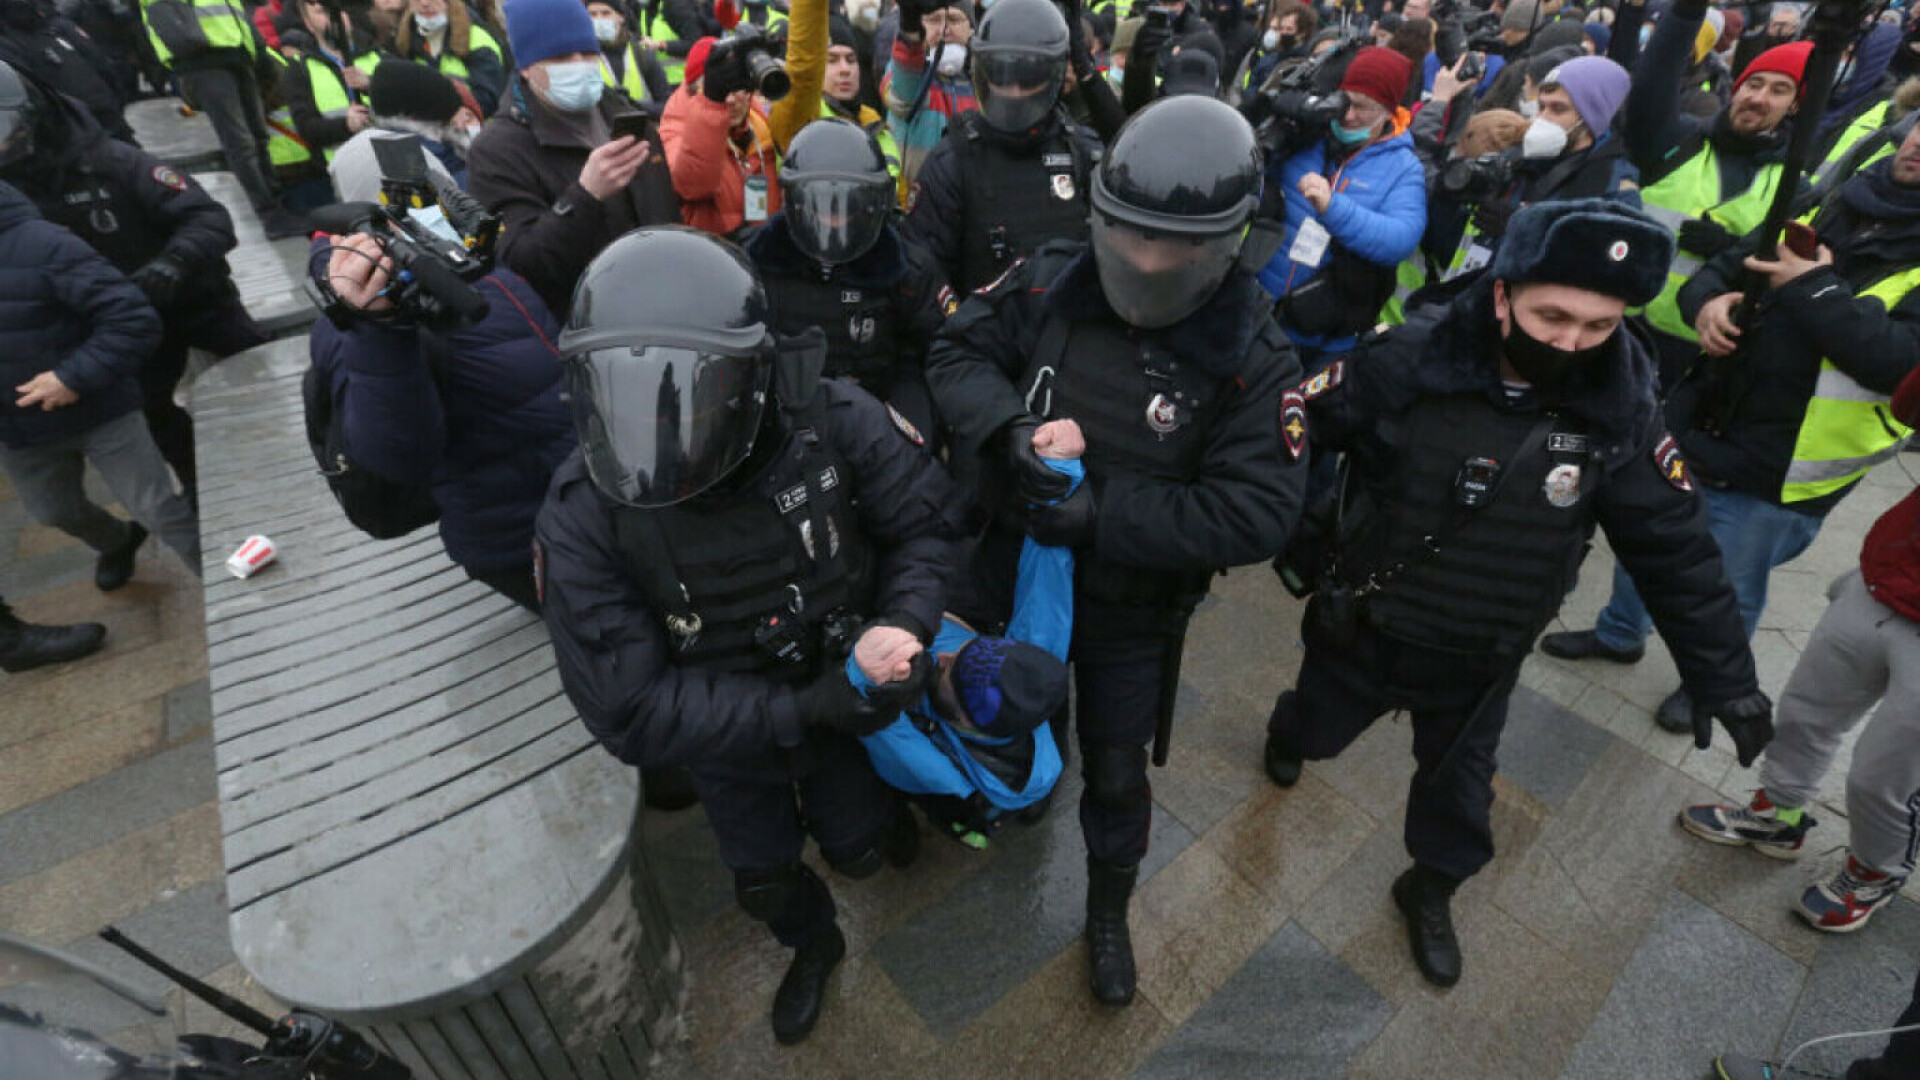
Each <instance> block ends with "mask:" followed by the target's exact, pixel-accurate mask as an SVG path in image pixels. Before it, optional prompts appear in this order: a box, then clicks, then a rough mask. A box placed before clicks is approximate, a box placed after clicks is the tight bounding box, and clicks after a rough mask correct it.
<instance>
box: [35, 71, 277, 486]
mask: <svg viewBox="0 0 1920 1080" xmlns="http://www.w3.org/2000/svg"><path fill="white" fill-rule="evenodd" d="M0 113H11V114H14V115H15V116H17V117H18V118H19V121H20V124H21V126H22V129H23V130H24V131H26V132H27V135H26V140H27V141H26V143H25V145H24V148H23V152H21V153H18V154H8V155H7V156H6V158H5V160H4V161H0V178H4V179H5V180H6V181H7V182H8V183H10V184H12V185H13V186H15V187H17V188H19V189H20V191H21V193H22V194H24V195H26V196H27V197H28V198H29V199H32V200H33V201H34V204H35V205H36V206H38V207H39V208H40V213H41V215H42V216H44V217H45V218H46V219H47V220H48V221H51V222H54V223H55V224H58V225H63V226H65V227H66V228H67V229H69V230H70V231H72V232H73V234H74V235H76V236H78V237H79V238H80V239H82V240H84V241H86V242H87V244H88V246H90V247H92V248H93V249H94V250H95V251H98V252H99V253H100V254H101V255H104V256H105V257H106V259H107V261H108V262H110V263H112V264H113V265H114V267H115V268H116V269H118V270H119V271H120V272H121V273H123V274H126V275H127V276H128V277H129V278H132V279H133V283H134V284H135V285H138V286H140V289H141V291H142V292H144V293H146V294H147V299H148V300H149V301H150V302H151V303H152V304H153V307H154V310H156V311H158V312H159V313H160V319H161V322H162V325H163V326H164V333H163V335H162V337H161V339H160V342H159V344H158V345H157V347H156V348H155V349H154V351H153V354H152V355H151V356H149V357H148V358H147V361H146V363H145V364H143V365H141V368H140V391H141V394H142V396H143V398H144V406H143V407H144V409H145V411H146V415H147V425H148V427H150V428H151V429H152V430H153V441H154V442H155V443H157V444H158V445H159V447H160V453H161V455H162V456H163V457H165V458H166V459H167V464H168V465H170V466H172V467H173V471H174V473H175V475H177V476H178V477H179V478H180V483H181V485H182V486H183V487H184V488H185V489H186V494H187V496H188V499H189V501H191V500H192V495H193V491H194V487H195V483H196V473H195V469H194V454H193V419H192V417H190V416H188V415H187V412H186V410H185V409H182V408H181V407H180V406H178V405H176V404H175V403H174V400H173V392H174V388H175V387H176V386H177V385H178V384H179V382H180V376H181V375H182V374H183V373H184V372H185V371H186V368H187V350H188V349H189V348H201V349H205V350H207V351H208V352H210V353H212V354H214V355H215V356H220V357H226V356H231V355H233V354H234V353H237V352H240V351H242V350H244V349H250V348H252V347H253V346H255V345H258V344H260V343H261V342H263V341H265V340H266V335H265V334H263V333H261V332H260V328H259V327H258V326H256V325H254V322H253V319H252V318H251V317H250V316H249V315H248V314H247V310H246V308H245V307H244V306H242V305H241V303H240V290H239V289H238V288H237V287H235V285H234V283H233V275H232V273H231V272H230V271H229V270H228V268H227V259H226V255H227V252H229V251H231V250H233V246H234V243H235V240H234V235H233V218H232V217H231V216H229V215H228V213H227V209H226V207H224V206H221V205H220V204H219V203H218V202H215V201H214V199H213V197H212V196H210V195H208V194H207V193H206V191H205V190H203V189H202V188H201V187H200V185H199V184H196V183H195V182H194V181H193V180H191V179H190V178H188V177H186V176H185V175H183V174H181V173H180V172H178V171H177V170H175V169H174V168H172V167H171V166H169V165H167V164H165V163H163V162H161V161H160V160H159V159H158V158H155V157H154V156H153V155H151V154H148V153H146V152H144V151H142V150H140V149H138V148H136V147H133V146H130V145H128V144H126V143H123V142H120V141H118V140H116V139H111V138H108V137H107V135H106V134H105V133H104V132H102V131H101V130H100V127H99V125H97V124H95V123H94V122H93V120H92V119H91V118H90V117H89V116H88V115H87V114H86V112H85V111H84V110H83V109H81V108H80V107H79V105H78V103H77V102H75V101H73V100H72V99H70V98H67V97H65V96H64V95H61V94H57V93H53V92H51V91H50V90H48V89H47V88H46V87H45V86H43V85H41V84H39V83H37V82H36V81H34V80H33V78H32V77H30V76H24V77H23V76H22V74H21V73H19V72H18V71H16V70H15V69H14V68H12V67H11V66H9V65H8V64H6V63H5V62H0Z"/></svg>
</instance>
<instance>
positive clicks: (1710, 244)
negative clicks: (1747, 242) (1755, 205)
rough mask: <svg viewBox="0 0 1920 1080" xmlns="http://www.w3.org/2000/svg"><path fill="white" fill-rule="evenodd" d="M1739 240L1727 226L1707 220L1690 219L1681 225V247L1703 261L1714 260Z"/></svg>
mask: <svg viewBox="0 0 1920 1080" xmlns="http://www.w3.org/2000/svg"><path fill="white" fill-rule="evenodd" d="M1738 239H1740V238H1739V237H1737V236H1735V235H1734V234H1733V233H1731V232H1728V231H1727V227H1726V226H1725V225H1722V224H1720V223H1719V222H1717V221H1712V220H1709V219H1707V218H1688V219H1687V220H1685V221H1683V222H1681V223H1680V235H1679V240H1680V246H1681V247H1682V248H1684V249H1686V250H1687V251H1691V252H1693V253H1694V254H1695V255H1698V256H1700V257H1701V258H1703V259H1711V258H1713V257H1714V256H1715V255H1718V254H1720V253H1721V252H1723V251H1725V250H1727V249H1728V248H1729V247H1732V246H1733V242H1734V241H1735V240H1738Z"/></svg>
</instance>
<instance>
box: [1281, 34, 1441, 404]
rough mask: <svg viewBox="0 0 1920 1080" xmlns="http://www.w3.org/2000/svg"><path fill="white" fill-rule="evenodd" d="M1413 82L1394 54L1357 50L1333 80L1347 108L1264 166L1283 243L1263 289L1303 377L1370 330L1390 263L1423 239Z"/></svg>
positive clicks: (1389, 287)
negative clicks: (1278, 203)
mask: <svg viewBox="0 0 1920 1080" xmlns="http://www.w3.org/2000/svg"><path fill="white" fill-rule="evenodd" d="M1412 76H1413V65H1412V63H1411V62H1409V61H1408V60H1407V58H1406V57H1404V56H1402V55H1400V54H1399V53H1397V52H1393V51H1392V50H1390V49H1382V48H1379V47H1377V46H1368V47H1366V48H1363V49H1361V50H1360V51H1359V52H1358V53H1357V54H1356V55H1355V56H1354V58H1353V62H1352V63H1351V64H1349V65H1348V66H1347V70H1346V74H1345V75H1344V76H1343V77H1342V78H1341V80H1340V91H1341V93H1342V94H1344V95H1345V98H1346V107H1345V108H1344V110H1342V111H1341V112H1340V113H1339V115H1336V116H1334V117H1332V118H1331V119H1330V120H1326V121H1322V122H1323V123H1324V124H1325V127H1324V128H1322V127H1319V126H1318V125H1315V126H1312V127H1306V128H1304V129H1303V130H1301V131H1300V132H1299V134H1298V136H1297V137H1296V143H1295V145H1296V146H1297V145H1298V140H1307V144H1306V146H1305V147H1304V148H1302V149H1297V150H1294V152H1293V153H1292V154H1291V155H1290V156H1282V155H1281V154H1275V155H1273V156H1272V157H1271V158H1270V159H1269V163H1268V166H1267V177H1268V181H1269V182H1270V183H1271V184H1273V185H1275V186H1276V187H1277V188H1278V189H1279V190H1280V191H1281V192H1283V193H1284V196H1285V199H1286V205H1285V210H1284V214H1285V222H1286V238H1285V240H1284V242H1283V243H1282V245H1281V249H1280V250H1279V251H1278V252H1277V253H1275V255H1274V257H1273V259H1272V260H1271V261H1270V262H1268V263H1267V265H1266V268H1265V269H1263V270H1261V271H1260V284H1261V285H1262V286H1263V287H1264V288H1265V289H1266V290H1267V294H1268V295H1269V296H1272V297H1273V298H1274V299H1275V300H1277V301H1278V302H1279V304H1278V307H1277V308H1276V309H1275V312H1274V314H1275V317H1276V318H1277V319H1279V321H1280V326H1281V328H1282V329H1284V330H1285V331H1286V332H1287V336H1288V337H1289V338H1291V339H1292V340H1293V343H1294V346H1295V347H1296V348H1297V349H1299V350H1300V357H1301V366H1302V367H1303V368H1305V369H1306V370H1307V371H1308V372H1312V371H1315V370H1317V369H1318V368H1319V367H1320V366H1322V365H1321V364H1320V362H1319V358H1320V357H1321V356H1322V355H1324V354H1332V353H1336V352H1338V351H1340V350H1342V349H1345V348H1348V347H1350V346H1351V345H1352V344H1353V341H1354V339H1355V338H1356V337H1357V336H1358V335H1359V334H1360V333H1362V332H1364V331H1365V330H1367V329H1368V328H1370V327H1372V326H1373V324H1374V318H1375V316H1376V315H1377V314H1378V313H1379V311H1380V308H1381V305H1383V304H1384V303H1386V301H1387V298H1388V296H1389V295H1390V294H1391V293H1392V291H1393V271H1394V267H1395V265H1396V264H1398V263H1399V262H1400V261H1401V260H1402V259H1405V258H1406V257H1407V256H1408V255H1411V254H1412V253H1413V251H1414V248H1416V247H1417V246H1418V245H1419V243H1420V237H1421V235H1422V234H1423V233H1424V232H1425V231H1426V227H1427V190H1426V179H1425V173H1424V171H1423V169H1422V167H1421V164H1420V159H1419V157H1418V156H1417V155H1415V154H1414V152H1413V139H1412V138H1411V137H1410V136H1409V135H1408V134H1407V123H1408V117H1407V111H1406V110H1405V109H1402V108H1400V107H1399V105H1398V102H1399V101H1400V98H1401V96H1402V95H1403V94H1405V93H1406V91H1407V82H1408V80H1409V79H1411V78H1412ZM1312 115H1313V116H1314V117H1316V118H1317V117H1318V116H1319V115H1323V114H1317V113H1316V114H1312ZM1308 123H1311V120H1309V121H1308ZM1328 359H1331V355H1328Z"/></svg>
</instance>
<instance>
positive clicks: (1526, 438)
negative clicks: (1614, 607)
mask: <svg viewBox="0 0 1920 1080" xmlns="http://www.w3.org/2000/svg"><path fill="white" fill-rule="evenodd" d="M1402 423H1403V424H1404V426H1405V439H1404V442H1403V444H1402V448H1401V450H1400V453H1399V467H1398V470H1397V473H1396V475H1395V476H1393V477H1392V478H1391V479H1390V481H1389V482H1388V484H1387V485H1386V488H1385V491H1384V493H1383V494H1381V495H1380V496H1379V500H1380V501H1379V503H1378V505H1368V506H1366V509H1365V510H1364V511H1362V512H1361V513H1360V514H1359V515H1358V516H1359V517H1360V518H1361V521H1362V522H1363V524H1360V525H1359V526H1358V532H1359V535H1357V536H1356V537H1355V538H1354V539H1353V540H1352V541H1351V542H1349V543H1346V544H1343V550H1342V554H1341V559H1340V567H1339V577H1340V579H1341V580H1342V581H1343V582H1345V583H1347V584H1349V585H1352V586H1355V587H1356V591H1357V592H1359V593H1360V594H1362V595H1363V596H1364V603H1365V605H1366V614H1367V619H1368V621H1369V622H1370V623H1371V624H1372V625H1373V626H1374V627H1375V628H1377V629H1378V630H1380V632H1382V633H1384V634H1387V635H1388V636H1390V637H1394V638H1397V639H1399V640H1403V641H1407V642H1411V643H1413V644H1416V645H1420V646H1423V647H1426V648H1432V649H1440V650H1444V651H1447V652H1461V653H1477V654H1486V653H1494V654H1499V655H1505V656H1512V657H1519V656H1522V655H1524V654H1525V653H1526V651H1527V650H1528V649H1529V648H1530V647H1531V646H1532V644H1533V639H1534V637H1535V636H1536V635H1537V634H1539V632H1540V630H1541V628H1542V627H1544V626H1545V625H1546V623H1547V620H1549V619H1551V618H1552V617H1553V613H1554V612H1555V611H1557V610H1558V609H1559V607H1560V601H1561V599H1562V598H1563V597H1564V596H1565V595H1566V592H1567V589H1568V588H1569V587H1570V586H1571V585H1572V584H1573V578H1574V573H1575V571H1576V570H1578V569H1579V566H1580V561H1581V559H1582V558H1583V557H1584V556H1585V554H1586V547H1587V539H1588V537H1589V536H1591V535H1592V531H1593V511H1592V503H1593V492H1594V489H1595V488H1596V487H1597V486H1598V484H1599V482H1600V462H1599V460H1598V456H1597V454H1596V453H1595V451H1594V450H1593V448H1592V447H1591V444H1590V440H1589V437H1588V435H1587V434H1586V433H1585V431H1584V429H1583V426H1582V425H1581V424H1580V423H1579V421H1577V420H1575V419H1573V418H1571V417H1560V416H1555V415H1554V414H1551V413H1545V414H1542V413H1511V412H1504V411H1502V410H1500V409H1496V408H1495V407H1494V406H1493V405H1492V403H1490V402H1489V401H1488V400H1487V399H1486V398H1485V396H1484V395H1483V394H1482V393H1478V392H1474V393H1461V394H1452V395H1448V396H1445V397H1436V398H1426V399H1423V400H1421V401H1420V402H1419V403H1418V404H1416V405H1415V406H1414V408H1413V410H1412V412H1411V413H1410V414H1409V415H1408V416H1407V417H1406V419H1405V420H1404V421H1402ZM1476 458H1484V459H1489V460H1491V461H1495V462H1498V463H1499V464H1500V467H1501V469H1502V470H1503V472H1504V474H1505V475H1504V476H1501V477H1497V478H1496V481H1495V482H1497V483H1498V485H1499V486H1498V488H1497V489H1496V490H1495V491H1494V492H1493V494H1492V497H1491V498H1490V499H1489V500H1488V501H1487V502H1486V503H1485V505H1482V506H1479V507H1478V508H1474V509H1468V508H1464V507H1462V506H1461V505H1460V501H1459V494H1458V490H1459V488H1460V480H1461V476H1462V472H1463V467H1464V466H1465V465H1466V464H1467V462H1469V461H1471V460H1473V459H1476ZM1359 498H1360V500H1361V501H1362V502H1363V503H1367V504H1371V503H1372V502H1373V499H1374V496H1373V495H1372V494H1371V493H1365V492H1363V493H1361V494H1360V495H1359ZM1561 504H1564V505H1561ZM1348 513H1350V514H1353V513H1354V511H1353V510H1349V511H1348ZM1369 580H1371V581H1373V582H1374V583H1375V585H1377V591H1371V592H1370V590H1369V586H1368V584H1367V582H1369Z"/></svg>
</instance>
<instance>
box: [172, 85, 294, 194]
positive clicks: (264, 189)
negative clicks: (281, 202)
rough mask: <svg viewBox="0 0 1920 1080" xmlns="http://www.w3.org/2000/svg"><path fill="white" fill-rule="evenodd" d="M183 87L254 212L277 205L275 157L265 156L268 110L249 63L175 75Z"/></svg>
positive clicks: (183, 91)
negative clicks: (210, 129) (210, 128)
mask: <svg viewBox="0 0 1920 1080" xmlns="http://www.w3.org/2000/svg"><path fill="white" fill-rule="evenodd" d="M176 77H177V78H178V79H179V81H180V89H181V92H182V93H183V94H184V95H185V96H186V98H187V100H188V102H189V103H191V104H192V105H193V107H194V108H196V109H199V110H200V111H201V112H203V113H206V114H207V119H208V120H209V121H211V122H212V123H213V134H214V137H215V138H217V139H219V140H220V152H221V153H222V154H224V155H226V159H227V168H229V169H231V170H233V175H234V179H236V180H239V181H240V186H241V187H242V188H244V189H245V190H246V193H247V202H248V203H249V204H251V205H252V206H253V209H254V211H255V212H256V213H258V212H261V211H264V210H266V209H268V208H269V207H272V206H275V205H277V200H276V197H275V195H274V188H273V161H272V159H271V158H269V157H268V156H267V140H268V132H267V114H266V111H265V110H264V109H263V108H262V107H261V103H260V84H259V83H257V82H255V81H254V75H253V72H252V71H251V70H249V69H248V68H246V67H244V66H242V65H239V64H235V65H234V66H232V67H207V68H201V69H200V70H197V71H182V72H178V73H177V76H176Z"/></svg>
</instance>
